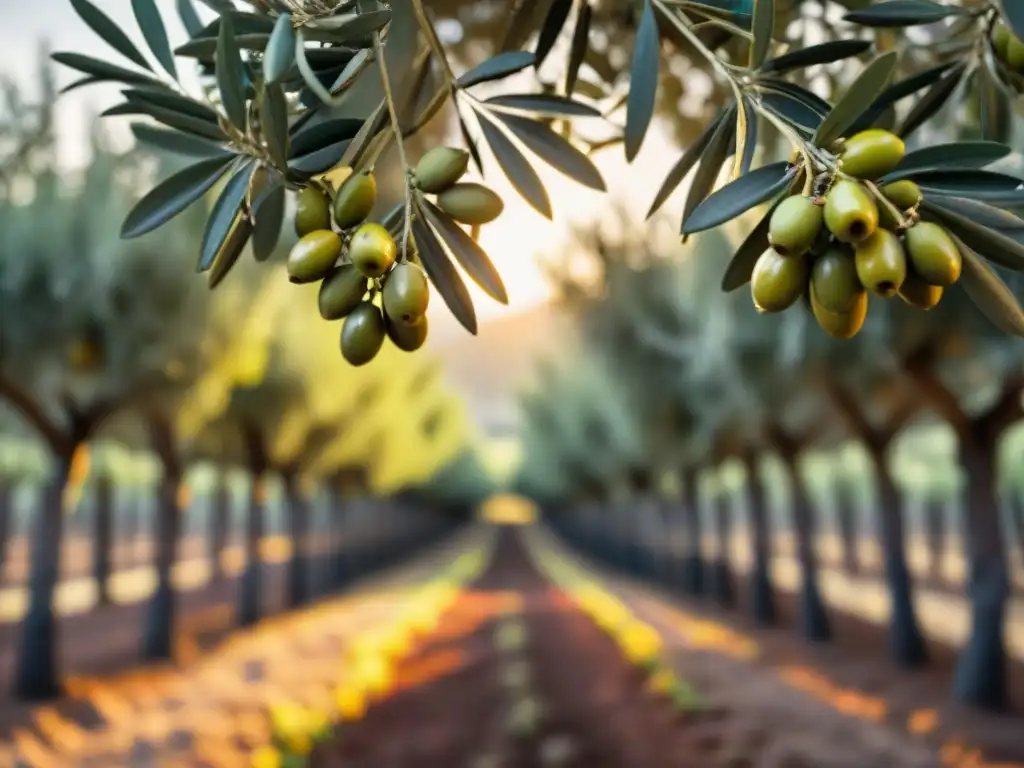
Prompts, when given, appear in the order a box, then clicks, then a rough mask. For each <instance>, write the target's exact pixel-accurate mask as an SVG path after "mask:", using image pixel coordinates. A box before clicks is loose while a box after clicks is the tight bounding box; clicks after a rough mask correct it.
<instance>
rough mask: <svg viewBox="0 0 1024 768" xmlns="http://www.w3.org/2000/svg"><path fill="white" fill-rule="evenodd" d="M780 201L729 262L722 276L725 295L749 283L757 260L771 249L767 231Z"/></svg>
mask: <svg viewBox="0 0 1024 768" xmlns="http://www.w3.org/2000/svg"><path fill="white" fill-rule="evenodd" d="M782 199H783V198H779V200H778V201H776V202H775V203H774V204H773V205H772V206H771V207H770V208H769V209H768V212H767V213H766V214H765V215H764V218H762V219H761V221H759V222H758V223H757V226H755V227H754V228H753V229H752V230H750V234H748V235H747V237H746V239H745V240H744V241H743V243H742V244H741V245H740V247H739V248H737V249H736V253H734V254H733V257H732V258H731V259H730V260H729V264H728V266H727V267H726V268H725V274H724V275H723V276H722V290H723V291H725V292H726V293H729V292H731V291H735V290H736V289H737V288H742V287H743V286H744V285H746V284H747V283H749V282H750V278H751V277H752V276H753V274H754V266H755V265H756V264H757V260H758V258H759V257H760V256H761V254H762V253H764V252H765V251H766V250H768V248H770V247H771V243H770V242H768V230H769V229H770V225H771V219H772V214H773V213H774V212H775V209H776V207H778V204H779V202H781V201H782Z"/></svg>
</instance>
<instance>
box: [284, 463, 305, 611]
mask: <svg viewBox="0 0 1024 768" xmlns="http://www.w3.org/2000/svg"><path fill="white" fill-rule="evenodd" d="M283 478H284V487H285V493H286V495H287V497H288V498H287V504H288V511H287V525H288V536H289V538H290V539H291V543H292V553H291V557H290V558H289V560H288V587H287V589H286V591H285V601H286V604H287V606H288V607H289V608H298V607H299V606H302V605H305V604H306V603H307V602H309V557H308V553H307V547H308V545H309V499H308V498H306V495H305V494H304V493H303V491H302V489H301V488H300V487H299V479H298V477H297V476H296V473H295V472H294V471H288V472H284V473H283Z"/></svg>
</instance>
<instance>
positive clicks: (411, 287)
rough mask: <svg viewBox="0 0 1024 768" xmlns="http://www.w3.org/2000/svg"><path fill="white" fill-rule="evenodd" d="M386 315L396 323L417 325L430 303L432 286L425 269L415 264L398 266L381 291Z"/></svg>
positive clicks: (389, 275)
mask: <svg viewBox="0 0 1024 768" xmlns="http://www.w3.org/2000/svg"><path fill="white" fill-rule="evenodd" d="M381 295H382V299H383V304H384V313H385V314H386V315H387V316H388V317H390V318H391V319H392V320H394V321H395V322H396V323H406V324H408V325H415V324H416V323H417V322H418V321H419V319H420V318H421V317H423V315H424V314H425V313H426V311H427V305H428V304H429V303H430V285H429V284H428V283H427V275H426V273H424V271H423V269H422V268H420V267H418V266H416V265H415V264H408V263H406V264H396V265H395V268H394V269H392V270H391V271H390V272H389V273H388V275H387V278H386V279H385V281H384V289H383V291H381Z"/></svg>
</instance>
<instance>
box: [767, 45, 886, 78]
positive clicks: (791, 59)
mask: <svg viewBox="0 0 1024 768" xmlns="http://www.w3.org/2000/svg"><path fill="white" fill-rule="evenodd" d="M870 48H871V43H870V42H868V41H867V40H830V41H829V42H827V43H819V44H818V45H809V46H807V47H806V48H797V49H796V50H793V51H790V52H789V53H784V54H782V55H781V56H776V57H775V58H774V59H769V60H768V61H766V62H765V63H764V64H762V65H761V70H760V71H761V72H764V73H774V74H783V73H785V72H789V71H790V70H793V69H801V68H803V67H813V66H815V65H818V64H833V63H835V62H837V61H842V60H843V59H849V58H852V57H854V56H860V55H861V54H862V53H864V52H865V51H867V50H868V49H870Z"/></svg>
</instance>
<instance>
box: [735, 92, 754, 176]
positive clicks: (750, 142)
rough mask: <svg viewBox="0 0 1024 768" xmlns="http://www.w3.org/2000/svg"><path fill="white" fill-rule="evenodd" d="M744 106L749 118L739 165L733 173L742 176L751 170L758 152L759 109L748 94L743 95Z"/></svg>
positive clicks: (745, 123) (746, 122)
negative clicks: (755, 154)
mask: <svg viewBox="0 0 1024 768" xmlns="http://www.w3.org/2000/svg"><path fill="white" fill-rule="evenodd" d="M743 106H744V108H745V109H746V114H747V119H746V121H745V122H744V124H743V128H744V129H745V131H746V135H745V136H744V137H743V141H742V146H743V152H742V154H741V155H740V156H739V165H738V166H737V169H736V172H735V173H734V174H733V175H734V177H736V176H742V175H743V174H745V173H749V172H750V166H751V165H752V164H753V162H754V153H756V152H757V110H756V109H754V105H753V103H752V101H751V100H750V97H748V96H744V97H743ZM738 129H739V123H738V122H737V130H738ZM737 144H740V142H737ZM737 151H738V147H737Z"/></svg>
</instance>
